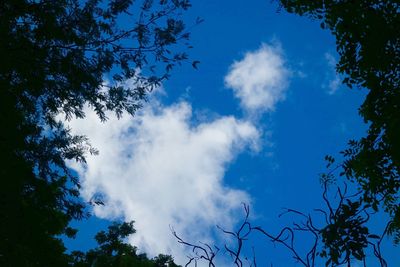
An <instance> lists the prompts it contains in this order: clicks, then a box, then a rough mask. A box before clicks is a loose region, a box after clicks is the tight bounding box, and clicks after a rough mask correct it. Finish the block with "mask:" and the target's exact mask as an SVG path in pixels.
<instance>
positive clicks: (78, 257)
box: [70, 222, 179, 267]
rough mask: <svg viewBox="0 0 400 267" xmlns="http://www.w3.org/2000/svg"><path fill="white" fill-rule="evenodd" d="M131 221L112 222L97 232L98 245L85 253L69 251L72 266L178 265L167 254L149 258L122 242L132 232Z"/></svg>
mask: <svg viewBox="0 0 400 267" xmlns="http://www.w3.org/2000/svg"><path fill="white" fill-rule="evenodd" d="M134 233H135V229H134V228H133V222H129V223H127V222H123V223H114V224H112V225H111V226H109V227H108V231H107V232H104V231H101V232H99V233H98V234H97V235H96V237H95V239H96V241H97V243H98V247H97V248H95V249H91V250H89V251H88V252H86V253H83V252H80V251H74V252H72V253H71V260H70V264H71V266H73V267H111V266H112V267H179V266H178V265H176V264H175V263H174V260H173V258H172V257H171V256H169V255H162V254H160V255H158V256H157V257H155V258H153V259H149V258H148V257H147V256H146V254H138V253H137V248H136V247H133V246H131V245H130V244H127V243H125V242H124V239H125V238H127V237H128V236H129V235H131V234H134Z"/></svg>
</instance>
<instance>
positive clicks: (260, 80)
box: [225, 44, 290, 113]
mask: <svg viewBox="0 0 400 267" xmlns="http://www.w3.org/2000/svg"><path fill="white" fill-rule="evenodd" d="M289 76H290V71H289V70H288V68H287V66H286V64H285V60H284V57H283V52H282V49H281V47H280V45H279V44H272V45H268V44H262V45H261V47H260V48H259V49H258V50H256V51H251V52H247V53H246V54H245V56H244V58H243V59H241V60H240V61H236V62H234V63H233V64H232V65H231V66H230V70H229V73H228V74H227V75H226V76H225V84H226V86H227V87H229V88H231V89H232V90H233V92H234V94H235V96H236V97H237V98H239V99H240V104H241V106H242V108H243V109H244V110H246V111H247V112H250V113H254V112H268V111H273V110H274V109H275V106H276V104H277V103H278V102H279V101H281V100H283V99H285V92H286V89H287V87H288V84H289Z"/></svg>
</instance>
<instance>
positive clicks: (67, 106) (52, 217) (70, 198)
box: [0, 0, 190, 266]
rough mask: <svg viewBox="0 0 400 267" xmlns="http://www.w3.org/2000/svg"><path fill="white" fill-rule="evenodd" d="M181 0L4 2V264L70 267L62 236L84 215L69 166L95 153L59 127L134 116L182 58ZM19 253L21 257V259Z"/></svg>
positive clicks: (0, 75)
mask: <svg viewBox="0 0 400 267" xmlns="http://www.w3.org/2000/svg"><path fill="white" fill-rule="evenodd" d="M189 7H190V3H189V1H187V0H165V1H164V0H163V1H157V2H154V1H149V0H143V1H132V0H110V1H100V0H89V1H79V0H51V1H47V0H40V1H31V0H16V1H15V0H10V1H1V3H0V39H1V42H0V58H1V59H2V63H1V64H0V87H1V90H0V101H1V103H0V123H1V125H2V131H1V133H0V145H1V151H2V152H1V154H2V160H1V163H0V164H1V167H0V171H1V178H2V179H1V185H0V194H1V195H0V216H1V217H0V239H1V242H0V265H2V266H66V264H67V257H66V255H65V248H64V245H63V242H62V241H61V239H60V238H59V237H58V236H59V235H62V234H64V235H67V236H70V237H72V236H74V234H75V233H76V230H74V229H72V228H70V227H69V226H68V224H69V222H70V220H71V219H73V218H74V219H81V218H83V217H85V216H87V210H86V209H85V207H86V203H83V202H82V200H81V199H79V180H78V178H77V177H76V176H75V175H74V174H73V173H72V172H71V171H70V170H69V169H68V168H67V166H66V161H67V160H76V161H83V162H84V161H85V155H86V154H87V153H92V154H93V153H97V151H96V149H94V148H93V147H91V146H90V143H89V141H88V139H87V138H86V137H85V136H74V135H72V134H71V133H70V130H69V129H68V128H65V127H64V126H63V124H62V123H61V122H60V121H59V120H60V116H62V117H64V118H65V119H67V120H68V119H71V118H72V117H77V118H83V117H84V116H85V114H84V111H83V109H84V107H86V106H89V107H90V108H92V109H94V110H95V111H96V113H97V114H98V116H99V119H100V120H106V119H107V117H106V115H105V112H106V111H113V112H115V113H116V114H117V116H121V115H122V113H123V112H126V113H129V114H131V115H133V114H134V113H135V111H136V110H137V109H138V108H140V106H141V103H142V101H145V100H146V94H147V93H148V92H150V91H151V90H153V89H154V88H155V87H157V86H159V85H160V82H161V81H163V80H164V79H167V78H168V77H169V72H170V71H171V69H172V68H173V67H174V66H175V65H177V64H181V62H182V61H184V60H186V59H187V55H186V53H185V51H186V50H187V49H188V48H189V46H190V45H189V43H188V42H187V40H188V39H189V33H188V32H187V31H186V30H185V24H184V22H183V21H182V20H181V19H180V15H181V13H182V12H184V11H185V10H187V9H188V8H189ZM22 255H23V257H21V256H22Z"/></svg>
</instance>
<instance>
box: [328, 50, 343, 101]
mask: <svg viewBox="0 0 400 267" xmlns="http://www.w3.org/2000/svg"><path fill="white" fill-rule="evenodd" d="M325 60H326V62H327V64H328V68H329V70H328V72H327V74H326V76H327V79H328V82H327V85H324V87H327V88H328V94H330V95H333V94H335V93H336V91H337V90H338V89H339V86H340V85H341V83H342V81H341V79H340V77H339V75H338V74H337V73H336V64H337V61H336V58H335V57H334V56H333V55H332V54H330V53H325Z"/></svg>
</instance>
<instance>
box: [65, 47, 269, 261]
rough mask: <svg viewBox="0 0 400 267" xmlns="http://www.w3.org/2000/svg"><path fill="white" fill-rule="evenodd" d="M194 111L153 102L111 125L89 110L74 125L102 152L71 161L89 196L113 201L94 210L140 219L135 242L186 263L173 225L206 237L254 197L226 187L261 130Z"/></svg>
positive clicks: (113, 120)
mask: <svg viewBox="0 0 400 267" xmlns="http://www.w3.org/2000/svg"><path fill="white" fill-rule="evenodd" d="M264 49H267V48H262V51H264ZM259 53H263V52H259ZM267 53H268V52H267ZM191 117H192V110H191V106H190V104H188V103H186V102H180V103H178V104H175V105H172V106H168V107H165V106H162V105H160V104H158V105H157V106H156V105H153V106H150V107H147V108H146V109H144V110H142V111H141V113H140V114H138V115H137V116H136V117H135V118H131V117H129V116H124V117H123V118H122V119H120V120H117V119H116V118H115V117H113V116H112V115H109V120H108V121H107V122H106V123H101V122H100V121H99V120H98V118H97V117H96V115H95V113H94V112H92V111H87V118H86V119H85V120H74V121H71V122H70V123H69V124H70V125H69V126H70V127H71V128H72V129H73V132H74V133H76V134H85V135H87V136H88V137H89V138H90V140H91V143H92V144H93V145H94V146H95V147H96V148H98V149H99V151H100V154H99V155H98V156H94V157H88V158H87V165H85V166H82V165H78V164H76V163H72V162H71V167H72V168H74V169H75V170H77V172H78V173H79V175H80V177H81V182H82V195H83V197H84V198H86V199H90V198H91V197H92V196H93V195H95V194H98V193H101V194H102V195H103V196H104V198H105V200H106V203H107V205H105V206H99V207H96V208H95V211H94V212H95V214H96V215H97V216H99V217H103V218H115V217H118V216H122V217H124V219H126V220H135V221H136V223H135V228H136V229H137V233H136V234H135V235H134V236H133V237H132V240H131V241H132V243H133V244H135V245H136V246H138V247H139V248H140V249H144V250H145V251H146V252H147V253H149V254H150V255H154V254H156V253H168V254H172V255H174V256H175V257H176V258H177V260H178V261H180V262H181V263H182V262H184V261H185V260H186V258H185V255H186V252H185V251H183V248H182V247H181V246H180V245H179V244H178V243H177V242H176V240H175V239H174V238H173V236H172V235H171V232H170V228H169V227H170V226H173V227H174V228H175V229H176V230H177V232H178V233H181V235H182V236H184V237H185V238H187V239H188V240H203V241H207V239H209V240H211V237H210V236H211V235H210V236H208V237H207V236H205V233H210V232H209V230H210V229H211V228H213V227H214V226H215V225H216V224H222V225H225V226H229V225H231V224H232V223H234V222H235V218H234V215H233V213H234V211H235V210H236V209H238V208H241V207H240V203H241V202H243V201H244V202H250V197H249V196H248V195H247V194H246V193H245V192H244V191H241V190H236V189H232V188H229V187H227V186H226V185H224V173H225V171H226V168H227V167H228V165H229V163H230V162H232V160H233V159H234V158H235V155H237V153H239V152H241V151H243V150H244V149H246V148H249V147H250V148H256V147H257V142H258V139H259V135H260V134H259V132H258V131H257V130H256V128H255V127H254V126H253V125H252V124H251V123H249V122H245V121H240V120H238V119H235V118H234V117H230V116H228V117H221V118H219V119H216V120H213V121H208V122H201V123H193V120H192V118H191ZM194 124H195V125H194Z"/></svg>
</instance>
